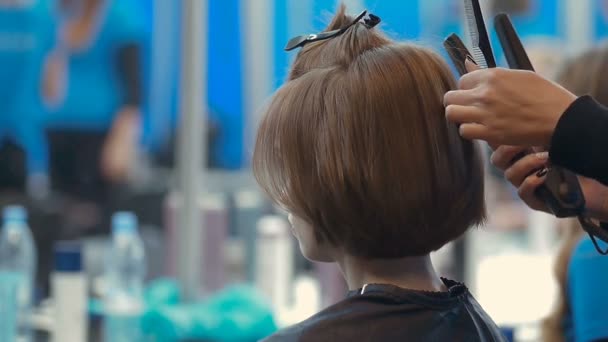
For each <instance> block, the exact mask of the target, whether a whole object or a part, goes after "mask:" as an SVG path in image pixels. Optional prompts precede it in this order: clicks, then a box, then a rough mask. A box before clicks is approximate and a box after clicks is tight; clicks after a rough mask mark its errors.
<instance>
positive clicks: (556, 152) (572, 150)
mask: <svg viewBox="0 0 608 342" xmlns="http://www.w3.org/2000/svg"><path fill="white" fill-rule="evenodd" d="M607 151H608V108H606V107H604V106H602V105H601V104H599V103H598V102H596V101H595V100H594V99H593V98H591V97H590V96H582V97H580V98H578V99H577V100H576V101H574V103H572V105H570V107H569V108H568V109H567V110H566V112H565V113H564V114H563V115H562V117H561V118H560V120H559V122H558V123H557V127H556V128H555V132H554V133H553V138H552V140H551V148H550V149H549V155H550V157H551V162H553V163H555V164H556V165H559V166H562V167H564V168H566V169H569V170H572V171H574V172H575V173H577V174H580V175H583V176H586V177H589V178H593V179H596V180H598V181H600V182H601V183H603V184H604V185H608V153H606V152H607Z"/></svg>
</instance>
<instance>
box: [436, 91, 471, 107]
mask: <svg viewBox="0 0 608 342" xmlns="http://www.w3.org/2000/svg"><path fill="white" fill-rule="evenodd" d="M478 100H479V96H476V92H475V90H452V91H448V92H447V93H445V95H444V96H443V104H444V106H449V105H460V106H470V105H473V104H475V103H477V102H478Z"/></svg>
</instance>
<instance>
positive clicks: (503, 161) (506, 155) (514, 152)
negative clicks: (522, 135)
mask: <svg viewBox="0 0 608 342" xmlns="http://www.w3.org/2000/svg"><path fill="white" fill-rule="evenodd" d="M527 149H528V148H527V147H524V146H506V145H503V146H499V147H498V148H497V149H496V150H495V151H494V153H492V156H491V157H490V162H491V163H492V165H494V166H496V167H497V168H498V169H500V170H502V171H505V170H506V169H508V168H509V167H510V166H511V165H512V164H513V163H514V162H515V159H516V158H515V156H518V155H519V154H521V153H525V151H526V150H527Z"/></svg>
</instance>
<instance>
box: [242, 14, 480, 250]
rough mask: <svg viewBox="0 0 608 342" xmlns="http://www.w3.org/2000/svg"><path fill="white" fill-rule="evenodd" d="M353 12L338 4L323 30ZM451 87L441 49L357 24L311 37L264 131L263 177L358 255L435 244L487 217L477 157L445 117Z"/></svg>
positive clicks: (294, 208) (318, 230)
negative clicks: (316, 38) (445, 101)
mask: <svg viewBox="0 0 608 342" xmlns="http://www.w3.org/2000/svg"><path fill="white" fill-rule="evenodd" d="M352 21H353V17H350V16H347V15H346V14H345V7H344V6H341V7H340V9H339V11H338V13H337V14H336V16H335V17H334V19H333V21H332V22H331V24H329V26H328V27H327V30H328V31H329V30H334V29H339V28H344V27H346V26H348V25H349V24H350V23H352ZM454 88H455V80H454V78H453V76H452V74H451V72H450V70H449V68H448V66H447V65H446V63H445V62H444V61H443V60H442V59H441V58H440V57H439V56H438V55H437V54H435V53H434V52H432V51H430V50H428V49H425V48H422V47H419V46H415V45H411V44H402V43H396V42H394V41H392V40H390V39H389V38H387V37H386V36H384V35H383V34H382V33H381V32H379V31H378V30H377V29H370V28H368V27H366V26H365V25H363V24H362V23H358V24H355V25H353V26H352V27H350V28H348V29H347V30H346V32H344V33H343V34H342V35H340V36H338V37H335V38H332V39H329V40H325V41H321V42H315V43H311V44H309V45H306V46H305V47H304V48H302V50H301V51H300V52H299V53H298V56H297V58H296V59H295V61H294V63H293V66H292V68H291V71H290V74H289V78H288V81H287V83H285V84H284V85H283V86H282V87H281V88H280V89H279V90H278V91H277V92H276V94H275V95H274V97H273V100H272V101H271V104H270V106H269V108H268V110H267V112H266V115H265V117H264V119H263V120H262V123H261V126H260V128H259V131H258V137H257V142H256V147H255V152H254V157H253V170H254V173H255V176H256V179H257V180H258V182H259V184H260V185H261V186H262V188H263V189H264V190H265V191H266V192H267V193H268V194H269V195H270V197H271V198H272V199H274V200H275V201H276V202H277V203H279V204H280V205H282V206H283V207H285V208H286V209H287V210H288V211H290V212H292V213H294V214H295V215H297V216H299V217H301V218H302V219H304V220H305V221H307V222H308V223H309V224H310V225H311V226H312V227H313V229H314V231H315V234H316V236H317V238H318V239H319V240H326V241H329V242H330V243H332V244H334V245H339V246H341V247H343V248H344V249H345V250H346V251H347V252H348V253H350V254H352V255H356V256H360V257H366V258H400V257H405V256H414V255H424V254H426V253H429V252H430V251H433V250H436V249H439V248H440V247H441V246H443V245H444V244H445V243H447V242H449V241H451V240H453V239H456V238H457V237H459V236H460V235H461V234H462V233H463V232H465V231H466V230H467V228H468V227H470V226H472V225H475V224H478V223H480V222H481V221H482V220H483V219H484V215H485V206H484V193H483V192H484V191H483V184H484V183H483V169H482V163H481V159H480V155H479V153H478V151H477V149H476V147H475V145H474V144H473V143H472V142H470V141H466V140H464V139H462V138H461V137H460V135H459V134H458V128H457V127H456V125H454V124H451V123H448V122H447V121H446V119H445V116H444V106H443V96H444V94H445V93H446V92H447V91H448V90H451V89H454Z"/></svg>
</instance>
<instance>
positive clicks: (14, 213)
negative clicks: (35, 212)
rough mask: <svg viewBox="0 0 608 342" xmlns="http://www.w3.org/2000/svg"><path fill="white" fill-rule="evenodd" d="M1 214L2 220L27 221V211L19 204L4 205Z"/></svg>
mask: <svg viewBox="0 0 608 342" xmlns="http://www.w3.org/2000/svg"><path fill="white" fill-rule="evenodd" d="M2 216H3V219H4V222H14V223H25V222H26V221H27V211H26V210H25V208H23V207H22V206H20V205H9V206H8V207H5V208H4V210H3V212H2Z"/></svg>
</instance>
